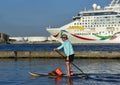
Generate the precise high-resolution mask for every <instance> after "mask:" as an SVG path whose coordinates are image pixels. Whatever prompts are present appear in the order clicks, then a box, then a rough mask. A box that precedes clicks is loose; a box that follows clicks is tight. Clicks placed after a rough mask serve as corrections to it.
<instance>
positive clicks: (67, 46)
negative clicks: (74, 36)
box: [57, 40, 74, 56]
mask: <svg viewBox="0 0 120 85" xmlns="http://www.w3.org/2000/svg"><path fill="white" fill-rule="evenodd" d="M62 48H64V53H65V54H66V56H70V55H72V54H74V50H73V47H72V44H71V42H70V41H69V40H66V41H65V42H63V43H62V45H61V46H59V47H58V48H57V49H58V50H60V49H62Z"/></svg>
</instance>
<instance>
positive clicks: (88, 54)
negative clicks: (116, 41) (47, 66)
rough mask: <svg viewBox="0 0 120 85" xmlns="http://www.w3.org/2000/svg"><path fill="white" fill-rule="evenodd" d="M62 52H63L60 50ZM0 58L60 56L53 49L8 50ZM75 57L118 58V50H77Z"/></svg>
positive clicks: (0, 53) (0, 54) (119, 53)
mask: <svg viewBox="0 0 120 85" xmlns="http://www.w3.org/2000/svg"><path fill="white" fill-rule="evenodd" d="M62 54H63V52H62ZM0 58H15V59H19V58H62V57H61V55H59V54H58V53H57V52H54V51H48V52H47V51H46V52H41V51H32V52H30V51H8V52H6V51H5V52H4V51H2V52H0ZM75 58H84V59H88V58H89V59H93V58H94V59H97V58H100V59H120V52H119V51H113V52H112V51H110V52H109V51H79V52H75Z"/></svg>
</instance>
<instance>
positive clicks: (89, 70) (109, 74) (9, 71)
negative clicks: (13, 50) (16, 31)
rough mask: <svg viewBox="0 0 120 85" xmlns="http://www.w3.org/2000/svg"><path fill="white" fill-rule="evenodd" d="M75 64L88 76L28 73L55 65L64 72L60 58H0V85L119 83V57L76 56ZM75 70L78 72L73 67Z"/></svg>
mask: <svg viewBox="0 0 120 85" xmlns="http://www.w3.org/2000/svg"><path fill="white" fill-rule="evenodd" d="M74 64H76V65H77V66H79V68H80V69H82V70H83V72H84V73H86V74H88V75H89V76H90V77H89V78H88V79H81V78H78V77H74V78H73V77H72V78H67V77H58V78H48V77H37V78H33V77H31V76H30V75H29V74H28V72H29V71H31V72H36V73H49V72H51V71H52V70H54V69H55V68H56V67H59V68H61V69H62V71H63V72H64V73H66V65H65V61H64V60H63V59H31V60H29V59H28V60H24V59H23V60H19V59H18V60H17V61H14V60H9V59H8V60H7V59H6V60H5V59H1V60H0V84H1V85H94V84H95V85H119V83H120V60H112V59H111V60H109V59H106V60H104V59H93V60H92V59H77V60H75V61H74ZM73 71H74V73H81V72H80V71H79V70H77V69H76V68H75V67H73Z"/></svg>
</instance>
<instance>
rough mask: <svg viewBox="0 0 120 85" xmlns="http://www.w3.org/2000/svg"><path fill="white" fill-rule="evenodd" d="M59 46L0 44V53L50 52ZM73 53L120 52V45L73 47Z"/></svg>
mask: <svg viewBox="0 0 120 85" xmlns="http://www.w3.org/2000/svg"><path fill="white" fill-rule="evenodd" d="M59 45H60V44H0V51H52V50H53V48H56V47H58V46H59ZM73 48H74V50H75V51H120V44H113V45H111V44H95V45H90V44H89V45H73Z"/></svg>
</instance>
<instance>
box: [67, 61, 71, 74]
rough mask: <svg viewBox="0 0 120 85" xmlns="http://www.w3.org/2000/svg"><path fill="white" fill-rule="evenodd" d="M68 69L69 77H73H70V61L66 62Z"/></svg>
mask: <svg viewBox="0 0 120 85" xmlns="http://www.w3.org/2000/svg"><path fill="white" fill-rule="evenodd" d="M66 67H67V76H71V75H70V63H69V62H68V61H67V62H66Z"/></svg>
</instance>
